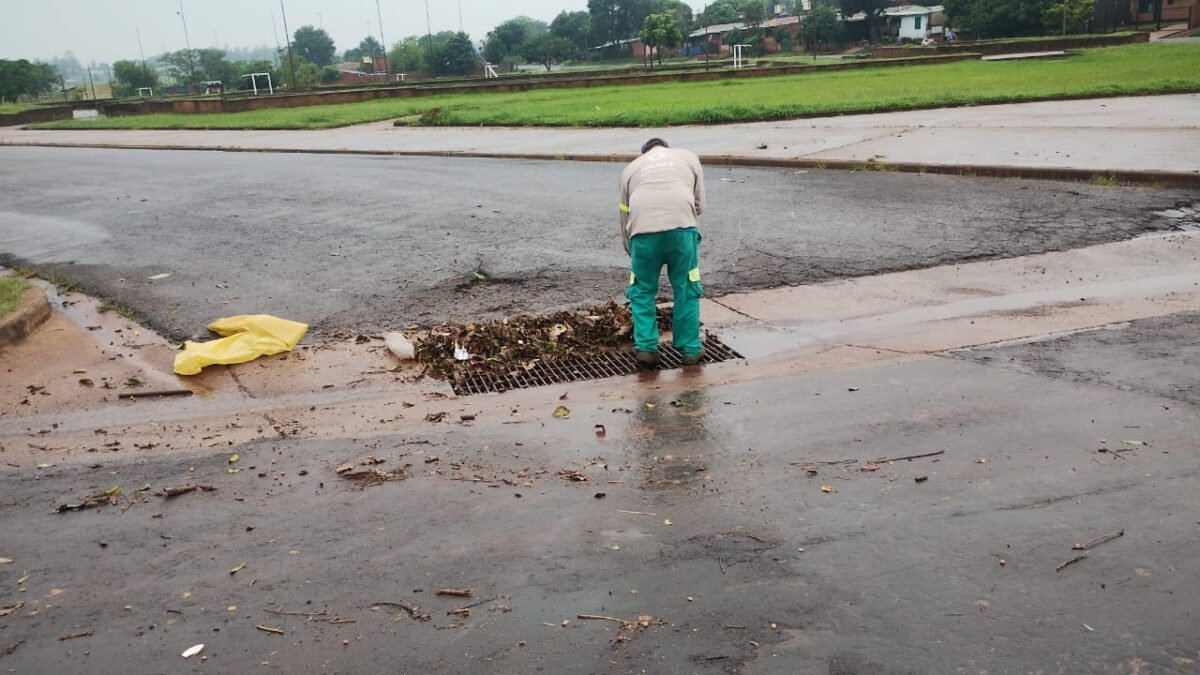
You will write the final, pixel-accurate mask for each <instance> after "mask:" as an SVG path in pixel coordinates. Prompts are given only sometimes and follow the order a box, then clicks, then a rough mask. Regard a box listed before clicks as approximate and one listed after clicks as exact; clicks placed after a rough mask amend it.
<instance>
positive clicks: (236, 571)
mask: <svg viewBox="0 0 1200 675" xmlns="http://www.w3.org/2000/svg"><path fill="white" fill-rule="evenodd" d="M244 569H246V562H245V561H242V563H241V564H239V565H238V566H237V567H235V568H233V569H231V570H229V573H230V574H237V573H238V572H241V571H242V570H244Z"/></svg>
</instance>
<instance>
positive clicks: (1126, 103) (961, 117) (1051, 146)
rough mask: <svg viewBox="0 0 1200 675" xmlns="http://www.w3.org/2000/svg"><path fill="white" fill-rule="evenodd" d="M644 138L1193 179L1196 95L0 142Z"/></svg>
mask: <svg viewBox="0 0 1200 675" xmlns="http://www.w3.org/2000/svg"><path fill="white" fill-rule="evenodd" d="M650 135H657V136H662V137H664V138H666V139H668V140H669V141H670V142H671V143H672V144H673V145H675V146H677V147H687V148H690V149H692V150H695V151H696V152H697V153H698V154H700V155H701V156H702V158H703V159H704V160H705V161H706V162H708V163H722V162H724V163H731V164H745V165H764V166H818V165H825V166H827V167H829V168H848V167H852V166H854V165H856V164H859V163H862V162H867V161H871V160H873V161H875V162H880V163H884V164H887V165H890V166H892V167H895V168H900V169H904V170H913V171H919V170H929V171H939V170H940V171H948V170H953V171H955V172H970V173H976V174H981V175H983V174H990V175H1029V176H1040V177H1063V178H1087V177H1090V176H1091V175H1094V174H1109V173H1115V174H1119V175H1120V174H1129V176H1128V177H1129V178H1131V179H1134V178H1137V177H1139V176H1140V177H1141V179H1142V180H1144V181H1147V182H1153V181H1154V180H1156V177H1157V178H1160V179H1163V180H1164V181H1165V182H1174V183H1176V184H1193V182H1194V183H1195V184H1200V158H1197V157H1196V155H1195V153H1194V152H1193V148H1196V147H1200V94H1180V95H1171V96H1147V97H1121V98H1107V99H1087V100H1075V101H1054V102H1041V103H1020V104H1011V105H992V106H979V107H965V108H940V109H934V110H917V111H907V112H897V113H882V114H872V115H847V116H840V117H827V118H814V119H805V120H789V121H781V122H762V123H753V124H730V125H720V126H706V127H699V126H685V127H671V128H665V129H654V130H647V129H629V128H621V129H546V128H536V129H526V128H410V127H395V126H393V125H392V124H391V122H377V123H372V124H364V125H358V126H353V127H345V128H341V129H329V130H321V131H282V130H277V131H216V130H214V131H103V130H96V131H32V130H23V129H19V128H15V127H14V128H2V129H0V145H61V146H75V147H93V146H94V147H129V148H175V149H197V150H201V149H208V150H243V151H283V152H338V153H368V154H400V155H403V154H414V155H430V154H438V155H442V154H447V155H470V156H488V157H512V158H528V159H556V158H557V159H572V160H611V161H619V160H624V159H626V158H628V157H630V156H632V154H634V153H636V149H637V148H638V147H640V145H641V143H642V142H643V141H644V140H645V139H646V138H647V137H648V136H650Z"/></svg>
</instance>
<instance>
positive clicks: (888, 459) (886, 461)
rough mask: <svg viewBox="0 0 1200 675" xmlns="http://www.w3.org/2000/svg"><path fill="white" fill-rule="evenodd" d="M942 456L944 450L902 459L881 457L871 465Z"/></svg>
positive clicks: (907, 456) (906, 456) (905, 456)
mask: <svg viewBox="0 0 1200 675" xmlns="http://www.w3.org/2000/svg"><path fill="white" fill-rule="evenodd" d="M944 454H946V451H945V450H938V451H937V452H923V453H921V454H919V455H904V456H903V457H883V458H881V459H877V460H875V461H874V462H873V464H886V463H888V462H902V461H904V460H906V459H922V458H924V457H937V456H938V455H944Z"/></svg>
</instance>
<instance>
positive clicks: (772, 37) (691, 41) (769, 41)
mask: <svg viewBox="0 0 1200 675" xmlns="http://www.w3.org/2000/svg"><path fill="white" fill-rule="evenodd" d="M758 28H759V29H762V31H763V36H764V39H763V51H764V52H767V53H775V52H778V51H780V47H779V38H780V37H782V35H783V32H785V31H786V32H787V33H788V34H789V35H790V36H791V37H792V38H795V36H796V33H797V32H798V31H799V30H800V17H798V16H777V17H774V18H771V19H767V20H766V21H763V22H762V23H761V24H759V26H758ZM745 30H756V29H754V28H751V27H750V26H748V25H747V24H745V23H741V22H738V23H720V24H714V25H712V26H705V27H704V28H701V29H699V30H694V31H692V32H691V33H689V34H688V36H687V43H688V44H687V47H686V48H685V50H684V53H685V54H686V55H688V56H698V55H700V54H703V53H704V45H705V44H706V43H707V44H708V45H709V49H708V53H710V54H727V53H729V52H730V51H731V50H732V49H733V45H732V44H730V43H729V40H728V39H727V35H728V34H729V33H732V32H734V31H738V32H741V31H745Z"/></svg>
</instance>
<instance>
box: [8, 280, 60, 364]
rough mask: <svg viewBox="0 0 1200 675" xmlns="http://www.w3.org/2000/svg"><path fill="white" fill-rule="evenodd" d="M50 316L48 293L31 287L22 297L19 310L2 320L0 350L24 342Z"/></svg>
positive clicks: (18, 306)
mask: <svg viewBox="0 0 1200 675" xmlns="http://www.w3.org/2000/svg"><path fill="white" fill-rule="evenodd" d="M50 314H51V310H50V301H49V300H48V299H47V298H46V292H45V291H43V290H42V289H40V288H38V287H37V286H30V287H29V288H28V289H26V291H25V293H24V294H23V295H22V296H21V302H20V303H19V304H18V305H17V308H16V309H15V310H13V312H12V313H11V314H9V315H8V316H6V317H4V318H3V319H0V349H3V348H4V347H7V346H9V345H13V344H16V343H18V342H20V341H21V340H24V339H25V338H26V337H28V336H29V335H30V334H31V333H33V331H34V330H36V329H37V328H38V326H41V325H42V324H43V323H45V322H46V320H47V319H49V318H50Z"/></svg>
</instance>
